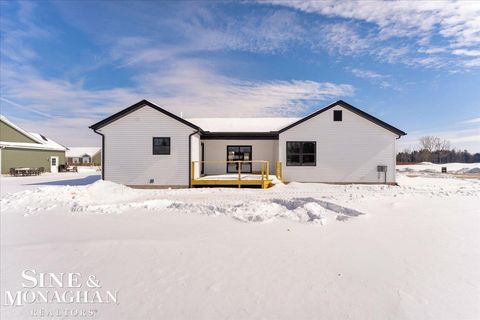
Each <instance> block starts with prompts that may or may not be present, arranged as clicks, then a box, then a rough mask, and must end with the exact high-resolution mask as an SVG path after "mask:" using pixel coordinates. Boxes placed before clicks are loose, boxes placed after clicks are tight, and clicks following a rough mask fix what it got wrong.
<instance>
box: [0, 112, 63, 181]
mask: <svg viewBox="0 0 480 320" xmlns="http://www.w3.org/2000/svg"><path fill="white" fill-rule="evenodd" d="M66 150H67V148H66V147H64V146H62V145H61V144H58V143H56V142H55V141H53V140H50V139H48V138H47V137H45V136H43V135H41V134H38V133H33V132H28V131H25V130H23V129H22V128H20V127H18V126H17V125H15V124H13V123H12V122H10V121H9V120H8V119H7V118H5V117H4V116H0V171H1V173H2V174H7V173H9V172H10V169H11V168H22V167H27V168H43V169H44V171H45V172H58V170H59V167H60V165H64V164H65V163H66V158H65V151H66Z"/></svg>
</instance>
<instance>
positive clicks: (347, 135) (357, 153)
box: [279, 106, 397, 183]
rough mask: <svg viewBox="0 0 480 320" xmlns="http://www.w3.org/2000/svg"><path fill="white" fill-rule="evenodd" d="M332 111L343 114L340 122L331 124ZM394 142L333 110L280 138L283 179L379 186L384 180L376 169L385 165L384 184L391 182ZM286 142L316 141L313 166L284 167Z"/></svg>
mask: <svg viewBox="0 0 480 320" xmlns="http://www.w3.org/2000/svg"><path fill="white" fill-rule="evenodd" d="M334 110H342V111H343V119H342V121H337V122H335V121H333V111H334ZM396 138H397V135H395V134H394V133H392V132H390V131H388V130H386V129H384V128H382V127H380V126H378V125H376V124H375V123H373V122H371V121H369V120H367V119H365V118H363V117H360V116H358V115H357V114H355V113H353V112H351V111H349V110H347V109H345V108H343V107H341V106H336V107H334V108H331V109H329V110H327V111H325V112H323V113H321V114H319V115H317V116H316V117H313V118H311V119H309V120H307V121H305V122H303V123H301V124H299V125H297V126H295V127H293V128H291V129H289V130H287V131H284V132H282V133H281V134H280V137H279V159H280V160H281V161H282V162H283V164H284V171H283V175H284V179H285V180H286V181H299V182H340V183H342V182H363V183H382V182H383V181H384V176H383V173H382V174H380V175H379V174H378V173H377V165H386V166H387V167H388V168H387V170H388V171H387V182H395V141H396ZM287 141H316V147H317V158H316V160H317V163H316V166H312V167H306V166H305V167H301V166H286V142H287Z"/></svg>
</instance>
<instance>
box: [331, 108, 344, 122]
mask: <svg viewBox="0 0 480 320" xmlns="http://www.w3.org/2000/svg"><path fill="white" fill-rule="evenodd" d="M333 121H342V110H333Z"/></svg>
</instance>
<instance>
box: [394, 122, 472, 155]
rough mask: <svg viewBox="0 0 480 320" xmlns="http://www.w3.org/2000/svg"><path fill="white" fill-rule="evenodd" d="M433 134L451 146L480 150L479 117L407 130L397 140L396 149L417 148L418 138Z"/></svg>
mask: <svg viewBox="0 0 480 320" xmlns="http://www.w3.org/2000/svg"><path fill="white" fill-rule="evenodd" d="M423 136H435V137H439V138H442V139H446V140H448V141H450V142H451V144H452V147H454V148H456V149H459V150H465V149H466V150H468V151H470V152H480V118H472V119H469V120H465V121H460V122H458V123H453V124H451V125H448V126H446V127H442V128H439V127H437V128H429V129H421V130H417V131H413V132H409V133H408V135H407V136H405V137H402V138H401V139H400V140H399V141H398V148H397V149H398V150H399V151H401V150H404V149H418V148H419V139H420V138H421V137H423Z"/></svg>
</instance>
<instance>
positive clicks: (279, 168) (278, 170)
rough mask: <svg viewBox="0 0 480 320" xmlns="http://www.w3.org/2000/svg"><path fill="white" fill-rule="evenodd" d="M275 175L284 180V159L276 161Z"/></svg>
mask: <svg viewBox="0 0 480 320" xmlns="http://www.w3.org/2000/svg"><path fill="white" fill-rule="evenodd" d="M275 176H276V177H277V179H278V180H280V181H283V167H282V161H277V162H276V163H275Z"/></svg>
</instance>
